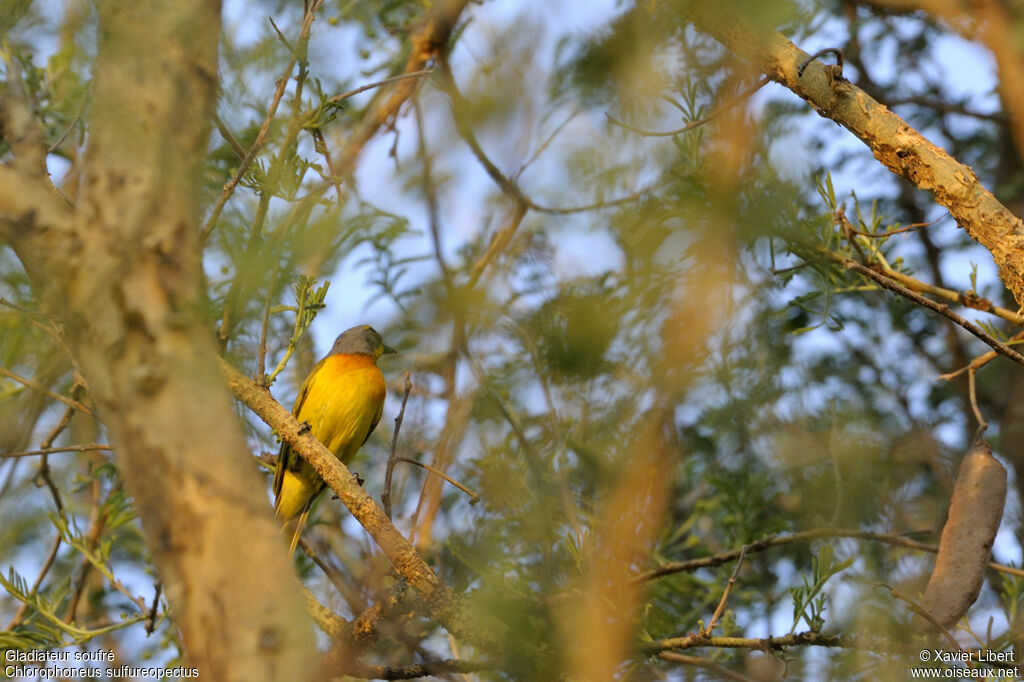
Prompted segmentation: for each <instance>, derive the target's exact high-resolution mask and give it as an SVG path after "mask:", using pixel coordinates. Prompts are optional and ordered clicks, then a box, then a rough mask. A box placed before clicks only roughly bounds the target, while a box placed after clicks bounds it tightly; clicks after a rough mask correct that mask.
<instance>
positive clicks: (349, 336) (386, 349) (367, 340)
mask: <svg viewBox="0 0 1024 682" xmlns="http://www.w3.org/2000/svg"><path fill="white" fill-rule="evenodd" d="M394 352H395V349H394V348H391V347H390V346H387V345H385V344H384V339H382V338H381V336H380V334H379V333H377V330H376V329H374V328H373V327H371V326H370V325H367V324H363V325H360V326H358V327H352V328H351V329H346V330H345V331H343V332H342V333H341V334H339V335H338V338H337V339H335V340H334V345H333V346H331V352H330V353H329V354H330V355H337V354H338V353H344V354H346V355H369V356H370V357H372V358H379V357H380V356H381V355H383V354H385V353H394Z"/></svg>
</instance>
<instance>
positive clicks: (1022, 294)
mask: <svg viewBox="0 0 1024 682" xmlns="http://www.w3.org/2000/svg"><path fill="white" fill-rule="evenodd" d="M730 7H732V6H730ZM688 18H689V19H690V20H691V21H693V23H694V25H695V26H696V27H697V29H698V30H700V31H702V32H705V33H707V34H709V35H711V36H713V37H714V38H715V39H716V40H718V41H719V42H721V43H722V44H723V45H725V46H726V47H727V48H728V49H729V50H730V51H731V52H733V53H734V54H736V55H737V56H738V57H740V58H741V59H745V60H748V61H751V62H753V63H755V64H757V65H758V67H759V68H760V69H761V70H762V71H763V72H764V73H765V75H767V76H768V77H769V78H771V79H772V80H774V81H775V82H777V83H779V84H781V85H783V86H785V87H787V88H789V89H790V90H792V91H793V92H794V93H795V94H796V95H798V96H800V97H802V98H803V99H804V100H806V101H807V102H808V103H809V104H811V105H812V106H813V107H814V109H815V111H817V112H818V114H819V115H821V116H823V117H825V118H828V119H831V120H833V121H835V122H836V123H838V124H839V125H841V126H842V127H844V128H846V129H847V130H849V131H850V132H851V133H853V134H854V135H856V136H857V138H858V139H860V140H861V141H862V142H863V143H864V144H866V145H867V146H868V148H869V149H871V151H872V153H873V154H874V156H875V158H876V159H878V161H880V162H881V163H882V164H883V165H884V166H885V167H886V168H888V169H889V170H890V171H892V172H893V173H895V174H896V175H898V176H900V177H903V178H906V179H907V180H909V181H910V182H912V183H913V184H914V185H915V186H916V187H918V188H919V189H923V190H927V191H929V192H931V193H932V194H933V195H934V196H935V200H936V202H938V203H939V204H940V205H941V206H943V207H944V208H946V209H947V210H948V211H949V213H950V215H952V216H953V218H954V219H955V220H956V222H957V224H958V225H959V226H960V227H961V228H963V229H964V230H966V231H967V234H969V235H970V236H971V238H973V239H975V240H976V241H977V242H978V243H980V244H981V245H982V246H984V247H985V248H986V249H988V250H989V251H990V252H991V253H992V257H993V258H994V260H995V262H996V265H997V266H998V267H999V276H1000V278H1001V279H1002V280H1003V283H1004V284H1006V287H1007V288H1008V289H1009V290H1010V291H1011V292H1012V293H1013V296H1014V298H1015V299H1016V300H1017V303H1019V304H1022V305H1024V258H1022V256H1024V224H1022V223H1021V221H1020V219H1019V218H1018V217H1017V216H1016V215H1014V214H1013V212H1012V211H1010V210H1009V209H1008V208H1007V207H1006V206H1004V205H1003V204H1001V203H1000V202H999V200H998V199H996V198H995V196H993V195H992V193H991V192H990V191H988V190H987V189H986V188H985V187H984V186H983V185H982V184H981V182H980V181H979V180H978V177H977V175H975V173H974V171H973V170H972V169H971V168H970V166H966V165H964V164H962V163H960V162H959V161H957V160H956V159H954V158H953V157H951V156H950V155H949V154H947V153H946V152H945V151H944V150H943V149H941V148H940V147H938V146H936V145H935V144H933V143H932V142H930V141H929V140H928V139H926V138H925V137H924V136H923V135H921V134H920V133H919V132H917V131H916V130H914V129H913V128H912V127H911V126H909V125H908V124H907V122H906V121H904V120H903V119H902V118H900V117H899V116H897V115H896V114H895V113H893V112H892V111H890V110H889V109H888V108H887V107H886V106H885V105H883V104H881V103H879V102H878V101H877V100H875V99H873V98H872V97H871V96H869V95H868V94H867V93H865V92H864V91H863V90H861V89H860V88H858V87H857V86H856V85H854V84H853V83H851V82H850V81H848V80H845V79H844V78H842V77H841V74H839V72H838V70H837V69H836V68H834V67H833V66H825V65H824V64H822V63H821V62H820V61H813V62H811V63H810V64H809V65H808V66H807V68H806V70H804V71H803V75H802V76H801V75H800V74H799V73H797V71H798V69H799V67H800V66H801V65H802V64H805V63H806V62H807V60H808V58H809V57H810V55H808V54H807V53H806V52H804V51H802V50H800V49H798V48H797V47H796V46H795V45H793V43H792V42H790V41H789V39H787V38H786V37H785V36H784V35H782V34H781V33H778V32H776V31H758V30H755V29H754V28H752V27H750V26H749V25H747V24H745V23H744V22H743V21H742V20H740V19H738V18H737V17H736V16H735V14H734V13H732V14H726V13H724V12H723V11H722V10H721V9H719V8H718V7H716V6H714V5H712V4H711V3H709V2H700V3H695V4H694V6H693V8H692V9H691V11H690V12H689V17H688Z"/></svg>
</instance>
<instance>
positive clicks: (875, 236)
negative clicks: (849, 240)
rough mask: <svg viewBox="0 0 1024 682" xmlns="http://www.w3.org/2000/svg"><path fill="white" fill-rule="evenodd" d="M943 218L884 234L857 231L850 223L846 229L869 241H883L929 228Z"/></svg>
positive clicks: (906, 226)
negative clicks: (869, 239)
mask: <svg viewBox="0 0 1024 682" xmlns="http://www.w3.org/2000/svg"><path fill="white" fill-rule="evenodd" d="M945 217H946V216H940V217H938V218H936V219H935V220H933V221H931V222H928V223H911V224H910V225H905V226H903V227H898V228H896V229H895V230H887V231H885V232H865V231H864V230H858V229H857V228H856V227H854V226H853V224H852V223H851V224H849V225H848V227H849V228H850V232H853V233H854V234H859V235H860V236H862V237H870V238H871V239H883V238H885V237H891V236H893V235H894V234H900V233H903V232H910V231H911V230H919V229H921V228H922V227H931V226H932V225H934V224H935V223H937V222H939V221H940V220H942V219H943V218H945Z"/></svg>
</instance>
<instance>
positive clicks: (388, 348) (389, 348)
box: [380, 344, 398, 355]
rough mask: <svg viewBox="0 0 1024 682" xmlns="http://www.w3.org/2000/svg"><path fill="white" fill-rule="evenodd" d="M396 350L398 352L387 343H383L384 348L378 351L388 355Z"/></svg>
mask: <svg viewBox="0 0 1024 682" xmlns="http://www.w3.org/2000/svg"><path fill="white" fill-rule="evenodd" d="M397 352H398V351H397V350H395V349H394V348H392V347H391V346H388V345H386V344H385V345H384V349H383V350H382V351H381V352H380V354H381V355H390V354H392V353H397Z"/></svg>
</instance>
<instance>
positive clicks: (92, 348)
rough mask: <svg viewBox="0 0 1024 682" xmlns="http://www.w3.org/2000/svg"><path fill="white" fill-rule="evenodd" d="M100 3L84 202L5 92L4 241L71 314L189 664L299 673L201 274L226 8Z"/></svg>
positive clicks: (309, 649)
mask: <svg viewBox="0 0 1024 682" xmlns="http://www.w3.org/2000/svg"><path fill="white" fill-rule="evenodd" d="M99 13H100V28H99V35H100V44H99V53H98V59H97V63H96V67H95V85H94V91H93V100H92V101H93V109H92V115H91V121H90V137H89V148H88V153H87V156H86V161H85V168H84V182H83V185H82V190H81V195H80V201H79V203H78V204H77V205H76V206H74V207H68V206H66V205H62V204H61V202H60V201H59V199H57V198H56V196H55V195H54V194H52V193H48V189H47V188H46V186H45V183H46V177H45V171H44V169H40V168H39V167H38V165H39V164H38V160H41V159H42V157H43V153H42V150H41V149H38V148H37V147H39V145H38V144H36V145H35V147H36V148H34V147H33V146H32V145H33V141H32V138H33V136H32V135H31V134H30V133H31V130H30V127H29V126H28V124H27V123H26V122H25V121H24V120H23V119H22V120H20V122H19V120H18V117H17V116H15V115H13V114H12V113H11V112H14V113H17V112H18V111H19V108H18V106H16V105H15V104H14V103H13V100H11V97H13V95H12V93H14V92H15V91H16V90H17V88H16V87H14V88H12V87H9V88H8V101H7V102H5V105H6V106H5V109H7V110H8V114H9V115H8V116H7V118H8V130H10V131H12V132H14V133H17V132H18V128H19V127H23V129H24V130H25V131H28V132H27V133H26V134H24V135H18V136H17V139H16V140H15V141H14V144H12V148H13V149H14V152H15V154H16V155H17V154H18V153H19V152H21V153H22V155H21V157H20V161H17V162H14V163H12V164H10V165H8V166H7V168H6V169H4V172H3V173H2V174H0V182H2V181H4V180H10V181H12V182H13V183H14V185H11V184H8V189H7V191H6V192H5V191H4V190H2V189H0V236H4V237H6V238H8V239H9V240H10V242H11V244H12V245H13V246H14V248H15V250H16V251H17V253H18V254H19V257H20V258H21V259H22V261H23V263H24V265H25V267H26V270H27V271H28V272H29V274H30V277H32V279H33V281H34V283H35V285H36V286H37V289H38V291H39V293H40V294H41V296H42V298H43V300H44V301H45V304H46V306H47V307H48V308H49V309H50V310H51V311H52V312H53V313H55V314H56V315H58V316H59V317H60V318H61V319H62V320H63V321H64V324H65V333H66V335H67V336H68V338H69V340H70V341H72V348H73V352H74V353H75V356H76V360H77V362H78V364H79V365H80V367H81V369H82V371H83V373H84V375H85V378H86V380H87V381H88V384H89V388H90V391H91V395H92V399H93V401H94V402H95V404H96V405H97V407H98V408H99V414H100V417H101V418H102V420H103V423H104V424H105V425H106V427H107V429H108V430H109V432H110V435H111V438H112V440H113V442H114V443H115V444H116V446H117V465H118V469H119V471H120V473H121V475H122V476H123V478H124V480H125V483H126V485H127V488H128V491H129V492H130V493H131V494H132V496H133V497H134V499H135V503H136V506H137V508H138V511H139V515H140V518H141V521H142V526H143V529H144V531H145V534H146V537H147V539H148V544H149V549H150V551H151V552H152V556H153V560H154V562H155V564H156V567H157V569H158V571H159V573H160V578H161V580H162V581H163V585H164V587H165V591H166V594H167V598H168V601H169V602H170V605H171V609H172V616H173V618H174V621H175V623H176V624H177V625H178V627H179V628H180V630H181V634H182V636H183V639H184V643H185V646H186V650H187V656H188V660H189V663H190V665H194V666H197V667H198V668H199V669H200V672H201V676H202V678H203V679H210V680H238V681H242V680H245V681H246V682H254V681H258V680H266V681H267V682H272V681H279V680H282V679H289V680H297V679H303V678H304V677H308V674H309V673H308V672H307V670H308V669H309V668H312V664H313V661H312V660H311V657H312V656H313V646H312V643H313V640H312V632H311V630H310V627H309V621H308V618H307V616H306V614H305V611H304V608H303V606H302V600H301V597H300V593H299V589H298V585H297V584H296V581H295V580H294V579H293V578H292V569H291V566H290V564H289V562H288V560H287V557H286V556H285V551H284V544H283V540H282V538H281V536H280V534H279V533H278V528H277V525H276V523H275V522H274V520H273V518H272V514H271V509H270V505H269V503H268V500H267V495H266V486H265V483H264V482H263V481H262V480H261V478H260V476H259V475H258V474H257V473H256V470H255V468H254V467H253V465H252V462H251V460H250V459H249V457H248V451H247V448H246V444H245V440H244V438H243V435H242V431H241V429H240V428H239V425H238V420H237V417H236V415H235V413H234V410H233V409H232V404H231V402H230V399H229V397H228V393H227V391H226V390H225V387H224V383H223V379H222V378H221V375H220V372H219V371H218V368H217V364H216V348H215V345H214V341H213V335H212V328H213V325H212V324H211V322H210V320H209V318H208V312H207V306H206V300H205V294H204V287H203V276H202V269H201V252H200V245H199V241H198V228H197V218H198V206H197V196H196V195H197V192H196V186H197V182H196V180H197V178H198V177H199V163H200V160H201V159H202V158H203V155H204V153H205V151H206V146H207V142H208V139H209V120H210V114H211V111H212V106H213V102H214V97H215V94H216V82H217V80H216V71H217V43H218V36H219V27H220V16H219V13H220V7H219V4H218V3H216V2H210V1H206V0H186V1H180V2H174V3H149V2H138V3H135V2H132V3H125V2H114V1H112V0H110V1H108V2H103V3H101V4H100V8H99ZM12 123H13V126H12V125H11V124H12ZM33 158H35V159H36V160H37V163H36V164H35V167H33V165H32V164H31V163H29V162H27V161H26V159H28V161H31V160H32V159H33ZM13 187H18V188H20V190H24V192H23V193H21V194H20V196H19V194H17V193H16V192H18V191H19V190H15V189H13Z"/></svg>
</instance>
